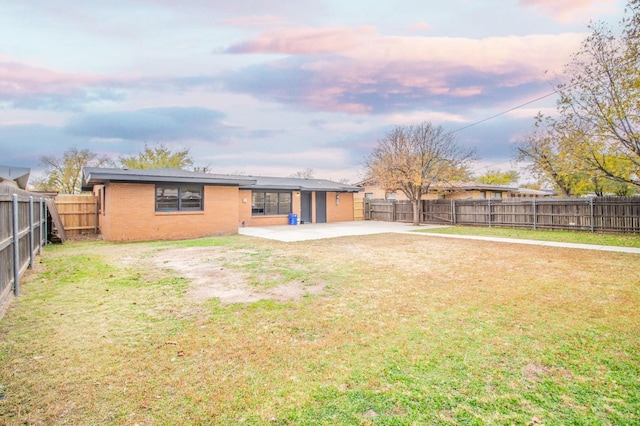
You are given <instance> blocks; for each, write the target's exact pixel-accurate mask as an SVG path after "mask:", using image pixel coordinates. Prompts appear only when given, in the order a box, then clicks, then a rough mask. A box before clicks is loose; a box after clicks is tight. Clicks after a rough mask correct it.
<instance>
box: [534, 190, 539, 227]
mask: <svg viewBox="0 0 640 426" xmlns="http://www.w3.org/2000/svg"><path fill="white" fill-rule="evenodd" d="M537 229H538V212H537V211H536V197H533V230H534V231H535V230H537Z"/></svg>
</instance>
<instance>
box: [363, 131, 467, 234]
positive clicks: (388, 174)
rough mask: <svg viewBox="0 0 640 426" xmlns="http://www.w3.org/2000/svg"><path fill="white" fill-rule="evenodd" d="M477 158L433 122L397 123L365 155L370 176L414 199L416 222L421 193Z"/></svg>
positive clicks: (460, 173)
mask: <svg viewBox="0 0 640 426" xmlns="http://www.w3.org/2000/svg"><path fill="white" fill-rule="evenodd" d="M474 159H475V152H474V150H472V149H466V148H463V147H461V146H460V145H459V144H458V143H457V141H456V138H455V137H454V135H453V134H452V133H450V132H445V130H444V129H443V128H442V127H440V126H438V127H435V126H433V125H432V124H431V123H427V122H425V123H422V124H417V125H410V126H397V127H395V128H394V129H393V130H391V131H390V132H389V133H388V134H387V135H386V136H385V137H384V138H383V139H380V140H379V141H378V145H377V146H376V147H375V148H374V150H373V152H371V154H369V156H368V157H367V159H366V163H365V168H366V170H367V173H368V176H369V177H370V178H374V179H375V180H377V181H378V182H379V184H380V185H381V186H382V187H383V188H384V190H385V191H388V192H394V191H401V192H402V193H403V194H404V195H406V197H407V199H409V200H410V201H411V202H412V203H413V223H414V225H418V224H419V223H420V205H421V200H422V196H423V195H424V194H427V193H428V192H429V189H430V188H431V187H432V186H433V185H434V184H436V183H448V182H450V181H452V180H455V179H457V178H459V177H460V176H463V175H466V174H468V166H469V163H470V162H471V161H472V160H474Z"/></svg>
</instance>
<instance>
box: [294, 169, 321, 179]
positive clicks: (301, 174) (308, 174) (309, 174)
mask: <svg viewBox="0 0 640 426" xmlns="http://www.w3.org/2000/svg"><path fill="white" fill-rule="evenodd" d="M314 175H315V172H314V171H313V169H310V168H306V169H304V170H299V171H297V172H295V173H292V174H291V175H289V177H291V178H296V179H313V176H314Z"/></svg>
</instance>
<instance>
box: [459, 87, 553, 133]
mask: <svg viewBox="0 0 640 426" xmlns="http://www.w3.org/2000/svg"><path fill="white" fill-rule="evenodd" d="M556 93H558V91H557V90H554V91H553V92H550V93H547V94H546V95H542V96H540V97H538V98H536V99H533V100H531V101H528V102H525V103H523V104H520V105H518V106H515V107H513V108H510V109H508V110H506V111H502V112H500V113H498V114H494V115H492V116H491V117H487V118H483V119H482V120H479V121H476V122H474V123H471V124H467V125H466V126H464V127H460V128H459V129H456V130H453V131H452V132H451V133H457V132H460V131H462V130H465V129H468V128H469V127H473V126H477V125H478V124H481V123H484V122H485V121H489V120H493V119H494V118H497V117H500V116H501V115H505V114H508V113H510V112H512V111H515V110H517V109H520V108H522V107H525V106H527V105H531V104H533V103H536V102H538V101H541V100H542V99H545V98H548V97H549V96H553V95H555V94H556Z"/></svg>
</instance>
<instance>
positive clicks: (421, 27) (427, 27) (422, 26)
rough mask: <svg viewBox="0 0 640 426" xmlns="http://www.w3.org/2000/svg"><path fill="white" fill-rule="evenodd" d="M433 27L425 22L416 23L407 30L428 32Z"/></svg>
mask: <svg viewBox="0 0 640 426" xmlns="http://www.w3.org/2000/svg"><path fill="white" fill-rule="evenodd" d="M432 28H433V27H432V26H431V25H429V24H427V23H426V22H416V23H415V24H411V25H409V29H410V30H411V31H429V30H431V29H432Z"/></svg>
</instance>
